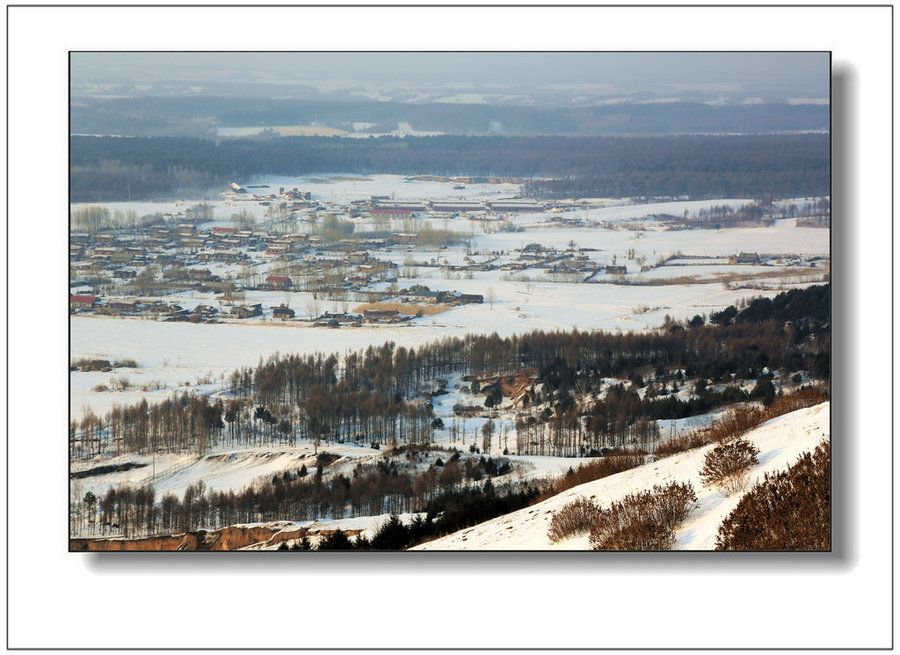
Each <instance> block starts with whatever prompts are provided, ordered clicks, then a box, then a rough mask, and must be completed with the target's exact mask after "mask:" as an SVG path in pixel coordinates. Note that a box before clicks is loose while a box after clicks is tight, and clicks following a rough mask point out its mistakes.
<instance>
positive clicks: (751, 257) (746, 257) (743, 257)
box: [729, 252, 760, 264]
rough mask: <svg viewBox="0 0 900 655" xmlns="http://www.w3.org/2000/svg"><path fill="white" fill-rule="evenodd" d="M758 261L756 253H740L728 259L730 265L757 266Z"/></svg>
mask: <svg viewBox="0 0 900 655" xmlns="http://www.w3.org/2000/svg"><path fill="white" fill-rule="evenodd" d="M759 261H760V259H759V253H758V252H742V253H740V254H738V255H737V256H736V257H729V263H731V264H758V263H759Z"/></svg>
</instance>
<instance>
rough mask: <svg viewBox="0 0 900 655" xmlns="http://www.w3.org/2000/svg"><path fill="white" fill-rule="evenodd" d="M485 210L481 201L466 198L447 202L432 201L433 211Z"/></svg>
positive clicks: (464, 211)
mask: <svg viewBox="0 0 900 655" xmlns="http://www.w3.org/2000/svg"><path fill="white" fill-rule="evenodd" d="M484 210H485V206H484V204H483V203H480V202H473V201H464V200H456V201H446V202H439V201H437V202H435V201H433V202H432V203H431V211H435V212H462V213H466V212H483V211H484Z"/></svg>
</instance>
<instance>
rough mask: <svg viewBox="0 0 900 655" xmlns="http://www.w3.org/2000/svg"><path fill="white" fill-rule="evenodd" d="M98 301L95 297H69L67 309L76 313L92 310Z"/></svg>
mask: <svg viewBox="0 0 900 655" xmlns="http://www.w3.org/2000/svg"><path fill="white" fill-rule="evenodd" d="M99 301H100V299H99V298H98V297H97V296H86V295H80V294H79V295H74V296H69V309H71V310H74V311H78V310H85V309H93V308H94V307H95V306H96V305H97V303H98V302H99Z"/></svg>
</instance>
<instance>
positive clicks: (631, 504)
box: [590, 482, 697, 550]
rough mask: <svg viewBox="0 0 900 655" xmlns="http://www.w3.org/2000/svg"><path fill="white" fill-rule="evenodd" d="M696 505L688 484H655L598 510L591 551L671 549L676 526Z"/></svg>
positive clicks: (692, 490)
mask: <svg viewBox="0 0 900 655" xmlns="http://www.w3.org/2000/svg"><path fill="white" fill-rule="evenodd" d="M696 505H697V494H696V493H694V487H693V486H692V485H691V484H690V483H678V482H672V483H670V484H668V485H666V486H664V487H661V486H659V485H656V486H654V487H653V489H651V490H648V491H641V492H638V493H636V494H629V495H627V496H625V497H624V498H623V499H622V500H621V501H619V502H615V503H613V504H612V505H610V507H609V509H601V510H600V517H599V518H598V519H597V520H596V521H595V522H594V525H593V526H591V534H590V542H591V548H593V549H594V550H670V549H671V548H672V546H673V545H674V544H675V529H676V528H677V527H678V525H679V524H680V523H681V522H682V521H684V519H685V518H687V516H688V514H690V513H691V511H692V510H693V509H694V507H696Z"/></svg>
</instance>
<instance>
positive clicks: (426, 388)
mask: <svg viewBox="0 0 900 655" xmlns="http://www.w3.org/2000/svg"><path fill="white" fill-rule="evenodd" d="M731 310H734V311H733V312H732V311H731ZM828 316H829V312H828V286H827V285H826V286H824V287H811V288H810V289H807V290H796V291H790V292H787V293H785V294H779V296H778V297H776V298H775V299H773V300H768V299H764V300H759V301H753V302H751V303H750V304H749V305H747V307H745V308H744V309H743V310H738V309H737V308H734V307H732V308H729V309H726V310H723V312H720V313H719V314H713V316H712V317H711V320H712V321H713V324H712V325H706V324H705V322H704V321H703V320H702V318H701V317H696V318H697V319H699V320H693V319H692V320H691V321H689V322H688V324H687V327H685V326H683V325H680V324H677V323H670V324H669V326H668V327H667V329H665V330H660V331H657V332H655V333H647V334H612V333H608V332H602V331H597V332H582V331H577V330H573V331H571V332H543V331H534V332H530V333H528V334H525V335H516V336H512V337H507V338H500V337H499V336H497V335H496V334H493V335H490V336H476V335H468V336H466V337H463V338H446V339H442V340H439V341H436V342H434V343H430V344H427V345H424V346H421V347H420V348H418V349H413V348H405V347H403V346H400V347H395V345H394V344H393V343H388V344H384V345H383V346H381V347H378V348H375V347H369V348H368V349H366V350H365V351H356V352H351V353H348V354H346V355H344V356H342V357H340V358H339V357H338V356H336V355H333V354H332V355H328V356H325V355H322V354H313V355H275V356H272V357H270V358H269V359H268V360H267V361H265V362H262V361H261V362H260V363H259V364H258V365H257V366H256V367H255V368H250V367H245V368H242V369H239V370H235V371H234V372H233V373H232V374H231V376H229V378H228V386H229V389H230V392H231V394H232V396H233V397H232V398H231V399H230V400H228V401H227V402H225V401H222V400H217V401H216V402H215V403H210V402H209V401H208V400H207V399H206V398H202V397H200V398H197V397H192V396H190V395H188V394H186V393H183V394H181V395H173V397H172V398H170V399H168V400H164V401H161V402H158V403H154V404H149V403H147V401H146V400H142V401H141V403H139V404H137V405H132V406H125V407H118V406H117V407H114V408H113V409H112V410H110V412H108V413H107V414H106V415H104V416H102V417H100V416H96V415H94V414H93V413H90V412H89V413H87V414H86V415H85V416H84V417H83V418H82V420H81V421H80V422H76V421H72V423H71V425H70V447H71V454H72V457H73V458H85V459H87V458H91V457H94V456H96V455H100V454H103V453H104V452H114V453H115V454H117V455H118V454H122V453H129V452H136V453H150V452H156V453H171V452H178V453H184V452H193V453H198V454H203V453H205V452H207V451H208V450H209V449H210V448H213V447H219V446H230V447H241V446H259V445H264V444H294V443H296V442H297V441H298V440H309V441H311V442H312V443H313V444H314V445H315V446H316V447H318V444H319V443H320V442H321V441H322V440H325V441H334V442H338V443H344V442H351V443H355V444H359V445H363V444H365V445H369V444H378V445H386V444H389V445H390V446H391V447H396V446H398V445H403V444H424V443H428V442H430V441H432V439H433V434H434V430H435V429H436V427H437V426H439V425H440V424H439V423H437V422H435V419H434V416H433V412H432V406H431V404H430V399H429V398H428V397H427V396H428V395H429V394H430V392H431V390H432V388H433V386H434V383H435V380H437V379H439V378H441V376H447V375H450V374H454V373H459V372H468V373H473V374H479V373H499V374H500V375H514V374H515V373H517V372H520V371H523V370H527V369H531V370H535V369H536V370H537V373H538V380H537V383H536V384H535V385H533V386H532V387H531V388H530V389H528V390H527V392H526V394H525V396H524V398H522V399H521V401H522V404H523V405H524V407H525V411H524V412H523V413H522V414H521V415H520V416H519V417H518V419H517V421H516V425H517V428H518V429H519V430H520V433H519V434H520V436H519V442H518V443H519V450H518V453H519V454H525V455H556V456H578V455H598V454H602V453H603V452H605V450H609V449H616V448H618V449H621V448H623V447H625V446H629V445H630V446H634V445H635V444H640V445H644V446H646V445H647V444H649V443H652V442H654V441H655V440H656V439H657V436H658V433H657V432H655V423H654V420H655V419H659V418H683V417H687V416H692V415H695V414H698V413H703V412H707V411H710V410H712V409H715V408H716V407H721V406H723V405H725V404H729V403H733V402H737V401H742V400H746V399H748V398H759V399H761V400H763V402H764V403H770V402H772V401H773V400H774V398H775V387H774V385H773V384H772V381H771V378H770V377H769V376H768V375H767V374H765V373H764V371H763V369H764V368H765V367H768V368H769V369H777V370H779V371H780V372H781V374H782V375H783V376H784V377H787V376H790V375H791V374H792V373H793V374H794V376H795V377H797V376H800V375H801V372H805V373H806V374H808V375H810V376H811V377H813V378H817V379H823V380H824V379H827V378H828V377H829V375H830V355H829V353H830V331H829V329H828V326H827V319H828ZM785 317H794V318H785ZM801 317H802V318H803V320H802V321H801V320H798V319H799V318H801ZM820 317H821V318H820ZM785 321H793V322H791V323H789V324H788V323H785ZM611 377H612V378H617V379H630V380H631V383H630V386H629V387H627V388H626V387H625V386H624V385H617V386H613V387H611V388H609V389H608V390H607V392H606V394H605V396H604V397H603V398H598V397H597V396H598V392H599V390H600V389H601V387H602V386H603V381H604V379H608V378H611ZM693 378H696V379H698V381H697V382H696V383H695V386H694V389H693V391H694V394H693V395H692V396H690V397H689V398H688V399H681V398H676V397H674V394H673V392H674V391H676V390H677V389H679V388H680V387H679V385H681V384H684V381H685V380H687V379H693ZM797 379H802V378H800V377H798V378H797ZM707 380H709V381H711V382H713V383H725V386H724V388H721V389H712V388H710V387H708V386H707V382H706V381H707ZM742 380H756V385H755V386H754V387H753V389H752V390H751V391H750V393H749V394H748V393H745V392H744V391H742V390H741V389H739V388H738V387H737V386H735V385H734V383H735V382H739V381H742ZM538 386H540V388H539V389H538ZM643 387H646V389H645V393H644V396H643V397H641V395H640V394H639V393H638V391H637V390H638V389H639V388H643ZM480 391H481V393H485V405H487V406H491V405H492V404H495V403H496V395H497V393H498V388H494V386H488V387H485V388H484V389H481V390H480ZM423 394H425V396H426V397H425V400H424V401H422V400H421V397H422V395H423ZM417 398H418V399H420V400H417ZM585 401H586V402H585ZM604 449H605V450H604Z"/></svg>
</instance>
